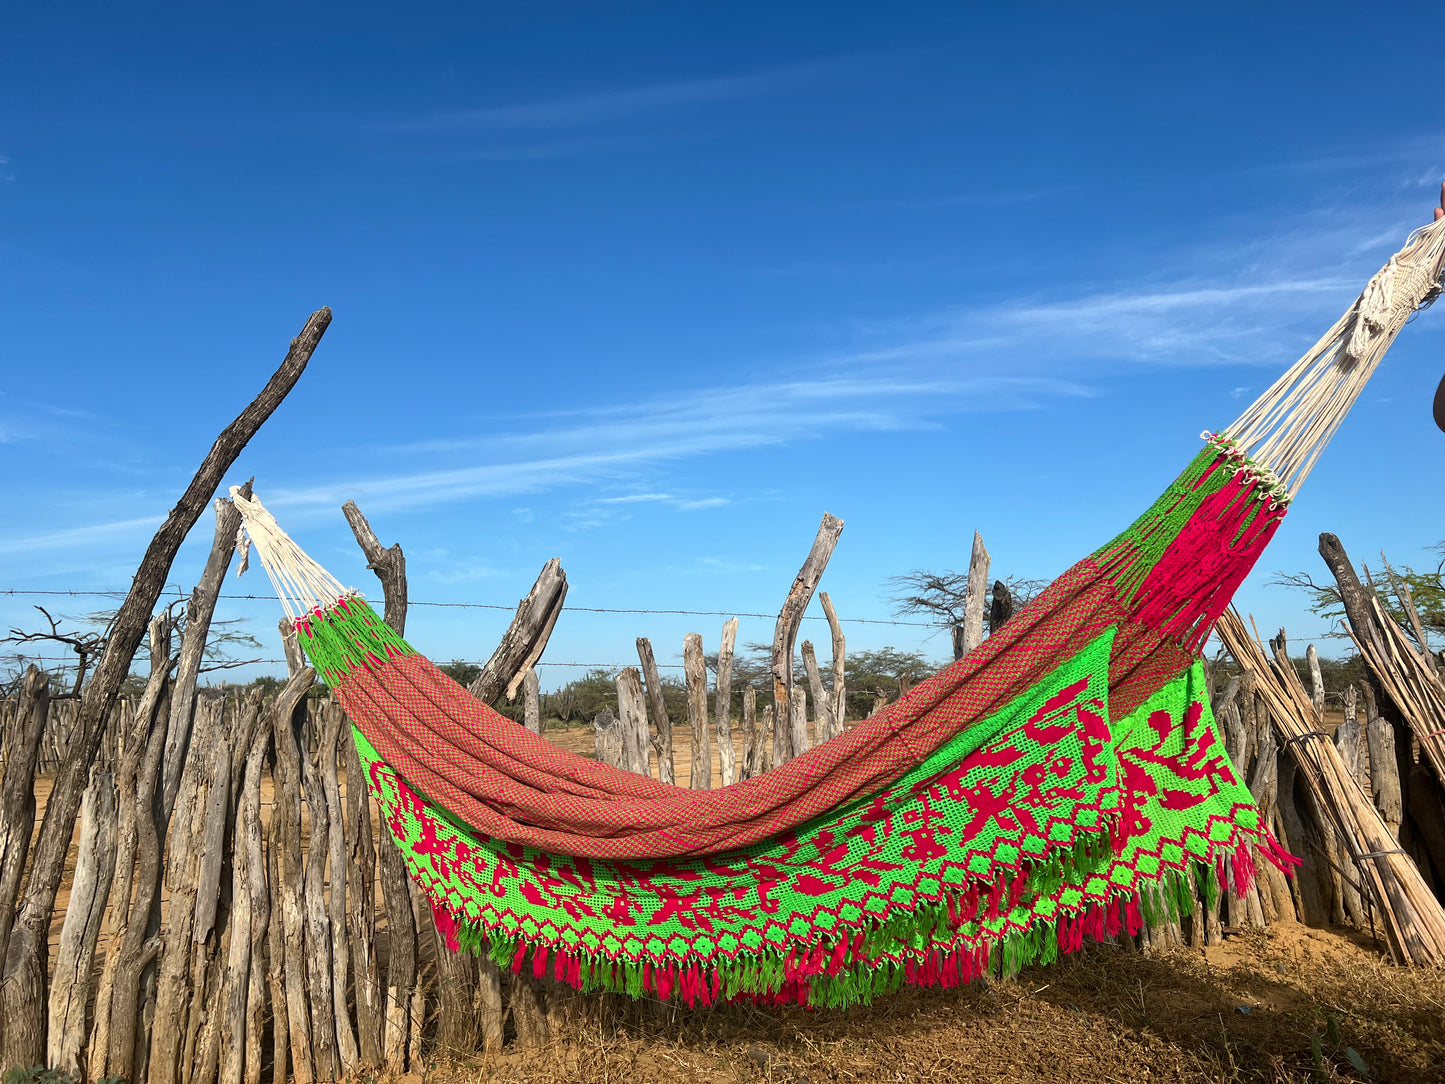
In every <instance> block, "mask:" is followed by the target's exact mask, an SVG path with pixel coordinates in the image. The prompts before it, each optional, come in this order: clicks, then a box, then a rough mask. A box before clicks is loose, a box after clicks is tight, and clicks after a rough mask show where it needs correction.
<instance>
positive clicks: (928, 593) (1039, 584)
mask: <svg viewBox="0 0 1445 1084" xmlns="http://www.w3.org/2000/svg"><path fill="white" fill-rule="evenodd" d="M887 582H888V584H889V585H890V586H891V587H892V589H893V594H891V595H889V596H887V598H886V601H888V602H891V603H893V613H894V614H895V615H896V616H898V617H906V616H921V617H926V618H928V619H929V620H930V621H932V622H934V623H936V624H938V626H939V627H940V628H953V627H954V626H955V625H961V624H963V618H964V609H965V600H966V599H967V597H968V573H967V572H955V571H954V570H953V569H951V568H946V569H944V570H943V571H942V572H934V571H932V570H930V569H926V568H915V569H913V570H912V571H910V572H905V573H904V574H903V575H901V576H890V577H889V578H888V580H887ZM1046 586H1048V581H1047V580H1030V579H1024V578H1022V577H1019V576H1009V577H1006V578H1005V579H1002V580H995V581H994V582H993V585H992V586H991V587H990V588H989V589H988V594H987V599H986V602H985V612H991V611H994V610H995V609H996V607H995V604H996V603H999V604H1001V603H1003V601H1004V596H1005V595H1006V596H1007V598H1008V608H1009V610H1010V612H1011V611H1012V610H1013V609H1016V608H1018V607H1020V606H1023V605H1024V604H1025V603H1027V602H1028V601H1029V600H1030V599H1031V598H1033V597H1034V596H1035V595H1037V594H1038V593H1039V592H1040V591H1042V590H1043V589H1044V588H1045V587H1046Z"/></svg>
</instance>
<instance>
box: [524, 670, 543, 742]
mask: <svg viewBox="0 0 1445 1084" xmlns="http://www.w3.org/2000/svg"><path fill="white" fill-rule="evenodd" d="M538 686H539V682H538V680H537V671H536V670H533V669H532V668H531V667H528V668H527V673H526V676H525V677H523V678H522V723H523V725H524V726H525V727H526V728H527V729H528V730H530V731H531V732H532V733H533V734H537V735H540V734H541V733H542V703H541V701H542V698H541V695H540V689H539V687H538Z"/></svg>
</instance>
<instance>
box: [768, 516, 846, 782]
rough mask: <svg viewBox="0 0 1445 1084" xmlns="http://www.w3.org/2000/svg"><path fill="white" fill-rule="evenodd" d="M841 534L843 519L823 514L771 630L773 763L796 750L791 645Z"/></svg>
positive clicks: (781, 761)
mask: <svg viewBox="0 0 1445 1084" xmlns="http://www.w3.org/2000/svg"><path fill="white" fill-rule="evenodd" d="M842 533H843V521H842V520H841V519H838V518H837V517H836V516H832V515H829V514H828V513H827V512H824V513H823V522H822V523H821V524H820V525H819V527H818V534H817V537H816V538H814V539H813V548H812V549H811V550H809V551H808V556H807V558H806V559H805V560H804V561H803V567H802V568H801V569H799V570H798V575H797V576H796V577H795V578H794V580H793V585H792V587H791V588H789V590H788V594H787V597H786V598H785V599H784V600H783V606H782V609H780V610H779V611H778V623H777V627H776V628H775V629H774V631H773V656H772V658H773V764H774V765H775V766H776V765H778V764H784V763H786V762H787V761H789V760H791V759H792V758H793V757H794V756H796V755H797V754H798V752H799V750H795V749H793V748H792V741H791V738H792V727H791V721H792V709H791V708H790V707H789V705H790V704H791V703H792V697H793V644H794V643H795V642H796V641H797V637H798V626H799V625H800V624H801V623H802V620H803V614H804V612H805V611H806V610H807V608H808V603H809V602H810V601H811V600H812V598H813V592H814V591H816V590H817V589H818V581H819V580H821V579H822V578H823V570H824V569H826V568H827V567H828V559H829V558H830V557H832V556H833V550H834V548H835V547H836V546H837V545H838V537H839V535H841V534H842Z"/></svg>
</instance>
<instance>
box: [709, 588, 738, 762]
mask: <svg viewBox="0 0 1445 1084" xmlns="http://www.w3.org/2000/svg"><path fill="white" fill-rule="evenodd" d="M737 639H738V619H737V618H736V617H730V618H728V619H727V620H726V621H724V622H723V630H722V646H721V647H719V648H718V654H717V686H716V691H715V693H714V695H713V720H714V722H715V723H716V726H717V749H718V765H719V774H720V775H721V777H722V779H721V784H722V785H723V786H725V787H726V786H730V785H731V784H733V783H735V782H736V781H737V758H736V755H735V753H734V750H733V720H732V716H733V700H732V693H733V650H734V649H735V647H736V646H737Z"/></svg>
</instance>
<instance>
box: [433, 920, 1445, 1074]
mask: <svg viewBox="0 0 1445 1084" xmlns="http://www.w3.org/2000/svg"><path fill="white" fill-rule="evenodd" d="M1347 1048H1349V1049H1352V1050H1354V1051H1355V1052H1356V1053H1357V1055H1358V1057H1359V1058H1360V1059H1362V1061H1363V1063H1364V1065H1365V1066H1366V1067H1367V1069H1368V1071H1369V1076H1370V1078H1371V1079H1374V1080H1386V1081H1401V1082H1414V1081H1441V1080H1445V974H1442V973H1440V972H1419V971H1416V972H1410V971H1403V970H1400V969H1397V968H1393V967H1391V966H1389V965H1388V964H1386V963H1384V962H1383V961H1382V960H1381V959H1380V957H1379V956H1378V955H1377V954H1376V953H1374V952H1373V951H1371V950H1370V949H1369V948H1368V947H1367V946H1366V944H1365V942H1364V941H1363V940H1362V939H1359V938H1351V937H1347V936H1344V935H1342V934H1340V933H1325V932H1321V931H1314V930H1305V929H1303V928H1302V927H1277V928H1275V929H1274V930H1272V931H1271V932H1270V933H1269V934H1268V936H1265V935H1263V934H1247V935H1245V936H1242V937H1240V938H1238V939H1231V940H1230V941H1228V942H1227V943H1226V944H1224V945H1221V946H1218V947H1216V948H1211V949H1210V950H1209V952H1208V955H1207V956H1199V955H1197V954H1193V953H1184V952H1180V953H1175V954H1173V955H1169V956H1165V957H1149V958H1146V957H1144V956H1141V955H1138V954H1136V953H1132V952H1125V951H1121V950H1119V949H1115V948H1112V947H1109V948H1105V947H1099V948H1096V949H1093V950H1091V951H1089V952H1087V953H1084V954H1081V955H1079V956H1077V957H1074V958H1071V959H1068V960H1066V961H1064V962H1062V963H1059V964H1056V965H1054V966H1052V967H1048V968H1038V969H1031V970H1029V971H1026V972H1024V973H1023V974H1021V975H1020V976H1018V977H1017V978H1016V979H1014V980H1012V981H1009V982H1005V983H998V984H995V985H993V986H991V987H987V988H983V987H975V988H972V989H969V990H966V991H956V990H955V991H944V990H919V991H906V992H904V993H902V994H899V995H898V996H896V997H894V998H891V999H889V1000H887V1001H885V1002H884V1003H882V1004H879V1005H876V1006H874V1007H872V1008H869V1009H853V1010H849V1011H846V1012H821V1011H820V1012H811V1011H807V1010H803V1009H790V1010H786V1011H783V1012H779V1013H773V1012H762V1011H758V1010H754V1009H751V1008H742V1007H727V1008H722V1009H718V1010H714V1011H710V1012H695V1013H686V1012H678V1013H676V1014H675V1015H674V1016H672V1017H670V1018H669V1017H666V1016H665V1015H662V1014H652V1013H647V1012H641V1013H633V1014H631V1019H629V1020H626V1021H621V1022H619V1021H616V1020H614V1021H612V1022H610V1023H607V1024H599V1023H595V1022H594V1023H592V1024H589V1025H587V1026H585V1027H583V1026H579V1027H577V1028H575V1029H573V1030H572V1031H571V1032H569V1033H568V1034H567V1035H566V1036H565V1037H564V1038H562V1039H560V1040H558V1041H556V1042H554V1043H553V1044H552V1045H551V1046H550V1047H548V1048H546V1049H542V1050H536V1051H522V1052H509V1053H508V1054H506V1055H505V1056H503V1057H500V1058H494V1059H491V1060H483V1059H480V1058H478V1059H474V1060H470V1061H468V1060H452V1061H439V1062H438V1063H437V1064H435V1065H434V1066H433V1067H431V1069H430V1070H429V1071H428V1072H427V1074H426V1080H427V1081H428V1082H429V1084H482V1082H491V1081H495V1082H498V1084H502V1082H507V1084H531V1082H542V1081H547V1082H553V1081H569V1082H570V1081H575V1082H578V1084H591V1082H597V1084H601V1082H604V1081H606V1082H613V1084H645V1082H651V1081H660V1082H666V1084H683V1082H691V1081H697V1082H706V1084H745V1082H746V1084H752V1082H762V1081H773V1082H780V1084H781V1082H784V1081H788V1082H802V1081H809V1082H811V1084H833V1082H837V1084H842V1082H846V1081H878V1082H884V1081H908V1082H913V1081H919V1082H922V1081H940V1082H945V1081H946V1082H948V1084H964V1082H968V1084H974V1082H980V1084H981V1082H987V1081H1010V1082H1016V1081H1061V1082H1062V1081H1090V1082H1093V1081H1100V1082H1102V1081H1151V1082H1155V1081H1191V1082H1193V1081H1201V1082H1202V1081H1301V1082H1303V1081H1331V1080H1348V1079H1361V1078H1362V1074H1361V1073H1360V1072H1359V1071H1358V1070H1357V1069H1355V1068H1354V1067H1353V1066H1352V1065H1351V1061H1350V1057H1349V1053H1348V1051H1347Z"/></svg>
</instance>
